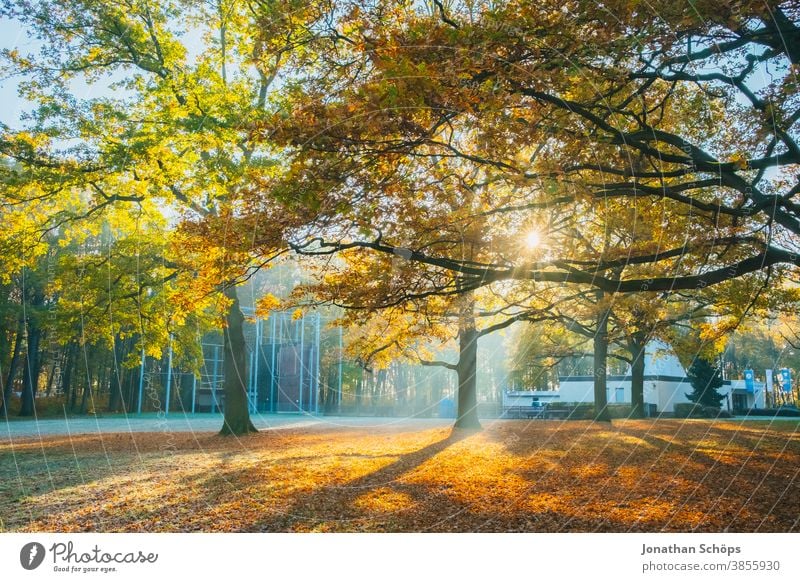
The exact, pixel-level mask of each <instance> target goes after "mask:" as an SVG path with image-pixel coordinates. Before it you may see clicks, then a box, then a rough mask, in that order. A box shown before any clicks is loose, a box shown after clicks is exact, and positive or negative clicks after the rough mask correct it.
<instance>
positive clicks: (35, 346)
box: [19, 320, 41, 416]
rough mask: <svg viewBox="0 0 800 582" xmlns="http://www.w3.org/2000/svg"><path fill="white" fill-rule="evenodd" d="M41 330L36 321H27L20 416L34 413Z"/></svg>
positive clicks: (39, 369) (39, 362) (37, 385)
mask: <svg viewBox="0 0 800 582" xmlns="http://www.w3.org/2000/svg"><path fill="white" fill-rule="evenodd" d="M40 338H41V330H40V329H39V326H38V325H36V322H35V321H33V320H29V321H28V342H27V343H28V345H27V350H26V354H25V362H24V365H23V368H22V406H21V408H20V411H19V415H20V416H33V415H34V414H35V401H36V392H37V390H38V389H39V372H40V371H41V356H40V354H39V339H40Z"/></svg>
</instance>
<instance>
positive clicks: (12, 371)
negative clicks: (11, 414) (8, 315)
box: [0, 315, 25, 416]
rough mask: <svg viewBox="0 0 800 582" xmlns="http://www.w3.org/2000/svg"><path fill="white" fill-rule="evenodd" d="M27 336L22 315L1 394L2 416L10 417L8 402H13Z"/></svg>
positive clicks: (0, 407) (0, 408) (0, 410)
mask: <svg viewBox="0 0 800 582" xmlns="http://www.w3.org/2000/svg"><path fill="white" fill-rule="evenodd" d="M24 336H25V319H24V318H23V317H22V316H21V315H20V318H19V321H18V323H17V335H16V336H15V337H14V351H13V353H12V354H11V361H10V362H9V363H8V374H6V382H5V384H4V385H3V390H2V394H0V414H3V415H4V416H7V415H8V402H9V400H11V392H12V390H13V388H14V377H15V376H16V375H17V367H18V366H19V354H20V352H21V351H22V340H23V338H24Z"/></svg>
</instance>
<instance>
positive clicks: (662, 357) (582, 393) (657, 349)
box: [503, 341, 764, 412]
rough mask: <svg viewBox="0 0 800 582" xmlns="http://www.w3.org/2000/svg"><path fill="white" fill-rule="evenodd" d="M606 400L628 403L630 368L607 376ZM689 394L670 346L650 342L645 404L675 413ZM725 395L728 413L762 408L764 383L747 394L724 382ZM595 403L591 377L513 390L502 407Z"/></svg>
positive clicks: (740, 387) (563, 378)
mask: <svg viewBox="0 0 800 582" xmlns="http://www.w3.org/2000/svg"><path fill="white" fill-rule="evenodd" d="M606 390H607V393H606V397H607V399H608V403H609V404H630V403H631V376H630V367H629V368H628V371H627V373H626V374H625V375H624V376H608V377H607V386H606ZM691 391H692V386H691V384H690V382H689V379H688V378H687V377H686V370H684V368H683V366H682V365H681V363H680V362H679V361H678V358H677V357H676V356H675V355H674V354H673V353H672V352H671V351H670V350H669V347H668V346H667V345H666V344H664V343H662V342H659V341H652V342H650V343H649V344H648V345H647V348H646V350H645V363H644V401H645V404H646V405H647V404H650V405H652V406H650V407H649V408H650V409H651V410H652V408H653V407H655V411H656V412H674V411H675V405H676V404H680V403H684V402H686V403H688V402H691V401H690V400H689V399H688V398H687V397H686V395H687V394H689V393H690V392H691ZM718 391H719V392H720V393H721V394H723V395H724V396H725V400H723V401H722V407H723V408H727V409H728V410H733V409H734V408H736V409H749V408H754V407H755V408H763V407H764V384H763V383H759V382H756V383H755V391H754V392H752V393H751V392H747V390H746V389H745V384H744V380H733V381H728V380H726V381H725V382H724V385H723V386H722V387H721V388H720V389H719V390H718ZM534 400H539V401H541V402H548V401H558V402H581V403H584V402H586V403H588V402H594V378H593V377H592V376H561V377H559V389H558V390H555V391H551V392H542V391H536V392H534V391H530V392H526V391H515V392H508V393H507V394H506V395H505V396H504V398H503V405H504V407H506V408H508V407H509V406H531V402H533V401H534Z"/></svg>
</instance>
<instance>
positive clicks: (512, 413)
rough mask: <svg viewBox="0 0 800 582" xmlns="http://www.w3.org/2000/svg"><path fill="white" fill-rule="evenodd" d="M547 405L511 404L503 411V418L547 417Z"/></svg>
mask: <svg viewBox="0 0 800 582" xmlns="http://www.w3.org/2000/svg"><path fill="white" fill-rule="evenodd" d="M546 413H547V407H546V406H509V407H507V408H506V409H505V410H504V411H503V418H545V415H546Z"/></svg>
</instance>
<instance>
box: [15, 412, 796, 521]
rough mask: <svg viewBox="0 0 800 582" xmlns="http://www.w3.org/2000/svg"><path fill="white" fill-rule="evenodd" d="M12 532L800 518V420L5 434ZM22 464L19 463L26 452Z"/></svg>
mask: <svg viewBox="0 0 800 582" xmlns="http://www.w3.org/2000/svg"><path fill="white" fill-rule="evenodd" d="M0 457H1V458H2V459H3V462H2V463H0V491H2V495H1V496H0V518H1V519H2V529H3V530H5V531H59V532H65V531H108V532H114V531H128V532H177V531H208V532H253V531H292V532H299V531H316V532H328V531H345V532H419V531H437V532H442V531H471V532H489V531H513V532H575V531H583V532H595V531H598V532H629V531H649V532H653V531H744V532H756V531H757V532H791V531H797V530H798V527H799V525H798V520H797V507H796V503H795V500H796V499H797V495H798V493H800V490H799V488H800V486H798V484H797V482H796V480H795V476H796V470H797V466H798V463H800V434H798V432H797V424H796V422H794V421H786V422H781V423H779V422H773V423H768V422H753V421H747V422H734V421H730V422H715V423H709V422H706V421H668V420H659V421H652V420H647V421H614V422H613V423H612V424H610V425H607V424H598V423H589V422H578V421H575V422H555V421H553V422H551V421H533V422H527V421H503V422H496V423H493V424H489V425H488V426H487V427H486V430H485V431H483V432H481V433H473V432H468V431H454V432H451V429H450V428H445V427H443V426H442V425H441V424H439V423H438V422H437V421H411V422H409V421H404V422H398V423H393V424H382V425H380V426H369V427H367V426H360V427H352V426H350V427H348V426H336V425H332V424H322V423H320V424H317V425H314V426H312V427H304V428H302V429H298V428H286V429H280V430H271V431H265V432H262V433H259V434H256V435H251V436H248V437H246V438H242V439H240V440H230V439H224V438H221V437H219V436H216V435H212V434H210V433H197V434H189V433H175V434H163V433H138V434H137V433H130V434H106V435H102V436H100V437H99V436H74V437H72V438H68V437H66V436H63V437H62V436H59V437H47V438H45V439H42V440H38V439H29V440H22V441H15V442H9V441H3V442H2V443H0ZM12 460H13V461H15V462H12Z"/></svg>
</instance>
